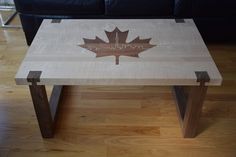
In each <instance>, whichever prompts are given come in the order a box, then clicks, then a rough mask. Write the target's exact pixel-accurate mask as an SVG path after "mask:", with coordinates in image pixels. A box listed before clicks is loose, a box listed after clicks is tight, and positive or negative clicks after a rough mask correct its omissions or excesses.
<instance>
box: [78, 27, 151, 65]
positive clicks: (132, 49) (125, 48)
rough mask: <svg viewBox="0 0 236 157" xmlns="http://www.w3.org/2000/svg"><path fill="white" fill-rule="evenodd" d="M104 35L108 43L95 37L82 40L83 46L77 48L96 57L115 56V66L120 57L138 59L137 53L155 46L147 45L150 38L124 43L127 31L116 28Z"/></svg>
mask: <svg viewBox="0 0 236 157" xmlns="http://www.w3.org/2000/svg"><path fill="white" fill-rule="evenodd" d="M105 33H106V35H107V38H108V40H109V42H108V43H107V42H105V41H103V40H102V39H100V38H99V37H97V36H96V38H95V39H86V38H83V40H84V44H83V45H79V46H80V47H82V48H85V49H87V50H90V51H92V52H94V53H96V57H104V56H115V57H116V64H119V57H120V56H130V57H139V56H138V55H139V53H141V52H143V51H145V50H147V49H149V48H152V47H154V46H156V45H151V44H149V42H150V40H151V38H148V39H140V38H139V36H137V37H136V38H135V39H134V40H132V41H131V42H129V43H126V39H127V36H128V33H129V31H124V32H121V31H120V30H119V29H118V28H117V27H116V28H115V29H114V30H113V31H112V32H108V31H105Z"/></svg>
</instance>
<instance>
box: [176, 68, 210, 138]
mask: <svg viewBox="0 0 236 157" xmlns="http://www.w3.org/2000/svg"><path fill="white" fill-rule="evenodd" d="M196 76H197V82H200V85H199V86H190V87H189V91H188V92H186V90H185V88H186V87H184V86H174V87H173V93H174V96H175V99H176V107H177V112H178V115H179V120H180V125H181V127H182V132H183V136H184V137H185V138H193V137H195V136H196V131H197V125H198V122H199V119H200V116H201V111H202V106H203V102H204V99H205V96H206V92H207V86H205V82H209V80H210V78H209V76H208V74H207V73H206V72H196Z"/></svg>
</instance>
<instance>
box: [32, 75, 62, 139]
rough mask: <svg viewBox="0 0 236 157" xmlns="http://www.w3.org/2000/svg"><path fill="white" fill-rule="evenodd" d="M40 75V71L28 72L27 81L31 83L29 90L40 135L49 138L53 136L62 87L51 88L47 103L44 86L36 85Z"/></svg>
mask: <svg viewBox="0 0 236 157" xmlns="http://www.w3.org/2000/svg"><path fill="white" fill-rule="evenodd" d="M41 73H42V72H41V71H30V72H29V74H28V78H27V81H28V82H32V85H29V89H30V94H31V97H32V101H33V104H34V109H35V113H36V116H37V119H38V123H39V127H40V131H41V134H42V136H43V138H51V137H53V134H54V124H55V121H56V118H55V117H56V112H57V108H58V104H59V102H60V98H61V92H62V89H63V86H54V87H53V90H52V94H51V98H50V102H49V101H48V97H47V93H46V88H45V85H37V82H40V76H41Z"/></svg>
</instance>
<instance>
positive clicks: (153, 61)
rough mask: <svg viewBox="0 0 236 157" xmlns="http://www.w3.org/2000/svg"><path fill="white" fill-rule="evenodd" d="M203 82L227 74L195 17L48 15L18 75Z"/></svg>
mask: <svg viewBox="0 0 236 157" xmlns="http://www.w3.org/2000/svg"><path fill="white" fill-rule="evenodd" d="M30 71H41V72H42V73H41V76H40V82H39V83H38V84H42V85H199V82H197V77H196V72H198V71H204V72H206V73H207V74H208V75H209V77H210V81H209V82H207V83H206V85H221V82H222V77H221V75H220V73H219V71H218V69H217V67H216V65H215V63H214V61H213V59H212V57H211V55H210V54H209V51H208V49H207V47H206V45H205V44H204V42H203V40H202V37H201V35H200V33H199V32H198V30H197V28H196V26H195V24H194V22H193V20H191V19H184V20H181V19H180V20H175V19H132V20H131V19H104V20H88V19H83V20H44V21H43V23H42V24H41V26H40V28H39V30H38V32H37V35H36V36H35V38H34V41H33V43H32V44H31V46H30V47H29V49H28V52H27V54H26V56H25V58H24V60H23V61H22V64H21V66H20V68H19V70H18V72H17V74H16V76H15V80H16V83H17V84H18V85H28V84H30V83H29V82H28V81H27V76H28V74H29V72H30Z"/></svg>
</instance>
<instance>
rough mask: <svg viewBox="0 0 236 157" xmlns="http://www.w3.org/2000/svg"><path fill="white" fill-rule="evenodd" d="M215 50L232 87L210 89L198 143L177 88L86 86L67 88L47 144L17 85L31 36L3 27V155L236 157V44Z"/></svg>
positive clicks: (0, 38) (0, 135)
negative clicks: (185, 129) (184, 129)
mask: <svg viewBox="0 0 236 157" xmlns="http://www.w3.org/2000/svg"><path fill="white" fill-rule="evenodd" d="M16 22H17V21H16ZM207 46H208V48H209V51H210V53H211V55H212V56H213V59H214V60H215V62H216V65H217V67H218V68H219V70H220V72H221V74H222V76H223V80H224V81H223V84H222V86H221V87H209V88H208V93H207V96H206V101H205V103H204V107H203V114H202V117H201V119H200V124H199V130H198V132H199V133H200V134H199V135H198V136H197V137H196V138H193V139H184V138H183V137H182V134H181V130H180V127H179V122H178V118H177V113H176V109H175V104H174V100H173V97H172V94H171V89H170V88H169V87H154V86H129V87H127V86H115V87H114V86H80V87H66V88H65V90H64V92H63V99H62V103H61V108H60V117H59V121H58V125H57V132H56V135H55V138H54V139H49V140H45V139H42V137H41V134H40V131H39V128H38V124H37V119H36V116H35V113H34V109H33V105H32V102H31V98H30V94H29V90H28V88H27V87H26V86H17V85H15V81H14V76H15V73H16V71H17V70H18V67H19V65H20V63H21V61H22V60H23V58H24V56H25V54H26V51H27V49H28V47H27V46H26V43H25V38H24V35H23V32H22V30H18V29H8V30H2V29H0V157H64V156H66V157H121V156H122V157H157V156H158V157H199V156H200V157H235V155H236V125H235V124H236V53H235V52H236V45H235V44H209V45H207ZM48 91H50V88H49V89H48Z"/></svg>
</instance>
